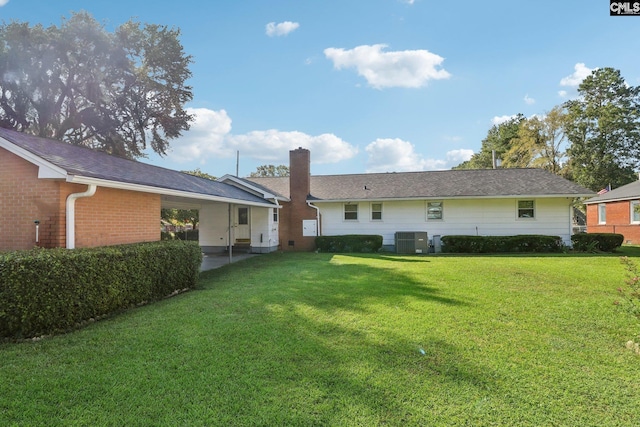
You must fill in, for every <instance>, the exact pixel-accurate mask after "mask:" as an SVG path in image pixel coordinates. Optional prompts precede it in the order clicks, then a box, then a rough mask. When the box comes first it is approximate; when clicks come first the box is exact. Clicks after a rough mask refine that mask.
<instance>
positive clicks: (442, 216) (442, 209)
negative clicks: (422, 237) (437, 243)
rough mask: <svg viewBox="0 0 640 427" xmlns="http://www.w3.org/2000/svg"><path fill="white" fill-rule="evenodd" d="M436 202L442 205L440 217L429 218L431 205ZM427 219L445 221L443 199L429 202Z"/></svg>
mask: <svg viewBox="0 0 640 427" xmlns="http://www.w3.org/2000/svg"><path fill="white" fill-rule="evenodd" d="M436 204H438V205H440V218H429V205H436ZM434 207H435V206H434ZM427 221H444V202H443V201H442V200H431V201H429V202H427Z"/></svg>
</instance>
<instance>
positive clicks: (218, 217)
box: [199, 203, 229, 247]
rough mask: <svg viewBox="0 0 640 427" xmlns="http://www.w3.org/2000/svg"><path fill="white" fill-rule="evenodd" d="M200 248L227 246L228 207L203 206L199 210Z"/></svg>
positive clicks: (221, 204) (216, 204) (226, 205)
mask: <svg viewBox="0 0 640 427" xmlns="http://www.w3.org/2000/svg"><path fill="white" fill-rule="evenodd" d="M199 227H200V242H199V243H200V246H214V247H225V246H228V245H229V235H228V231H227V230H228V229H229V205H228V204H226V203H211V204H204V205H203V206H202V208H200V226H199Z"/></svg>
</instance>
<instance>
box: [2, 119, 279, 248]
mask: <svg viewBox="0 0 640 427" xmlns="http://www.w3.org/2000/svg"><path fill="white" fill-rule="evenodd" d="M277 206H278V205H277V202H276V201H275V200H268V199H266V198H264V197H261V196H260V195H256V194H255V193H252V192H249V191H246V190H244V189H240V188H237V187H234V186H232V185H229V184H225V183H222V182H217V181H211V180H208V179H205V178H200V177H197V176H193V175H189V174H185V173H181V172H177V171H173V170H169V169H164V168H160V167H156V166H152V165H148V164H145V163H140V162H137V161H133V160H127V159H122V158H119V157H115V156H110V155H108V154H105V153H101V152H98V151H94V150H90V149H88V148H84V147H78V146H74V145H71V144H66V143H62V142H58V141H53V140H49V139H44V138H39V137H35V136H31V135H27V134H24V133H20V132H15V131H12V130H8V129H0V218H2V221H1V222H0V251H1V250H19V249H30V248H33V247H34V246H40V247H45V248H54V247H67V248H75V247H91V246H103V245H114V244H122V243H134V242H145V241H155V240H160V228H161V227H160V225H161V223H160V209H161V208H179V209H199V210H200V245H201V246H202V248H203V251H205V252H219V251H224V250H225V249H227V247H228V245H229V243H231V245H232V246H234V245H236V243H241V244H242V245H243V246H246V247H249V248H250V250H252V251H254V252H269V251H273V250H276V249H277V247H278V244H279V242H278V224H277V222H274V214H273V211H274V208H277Z"/></svg>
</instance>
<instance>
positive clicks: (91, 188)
mask: <svg viewBox="0 0 640 427" xmlns="http://www.w3.org/2000/svg"><path fill="white" fill-rule="evenodd" d="M97 188H98V187H97V186H96V185H95V184H89V185H87V191H84V192H82V193H71V194H69V195H68V196H67V249H74V248H75V247H76V199H79V198H81V197H91V196H93V195H94V194H96V189H97Z"/></svg>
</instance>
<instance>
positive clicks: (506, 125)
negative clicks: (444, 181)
mask: <svg viewBox="0 0 640 427" xmlns="http://www.w3.org/2000/svg"><path fill="white" fill-rule="evenodd" d="M523 120H524V116H523V115H522V114H518V115H517V116H515V117H512V118H511V119H509V120H507V121H506V122H503V123H500V124H499V125H494V126H492V127H491V129H489V132H488V134H487V137H486V138H485V139H483V140H482V146H481V148H480V151H479V152H478V153H475V154H474V155H473V156H471V159H469V160H467V161H466V162H463V163H461V164H459V165H458V166H456V167H454V168H453V169H491V168H492V167H493V151H495V153H496V158H499V159H501V158H503V155H504V153H506V152H507V151H508V150H509V148H510V143H511V140H512V139H514V138H516V137H517V136H518V128H519V126H520V123H521V122H522V121H523Z"/></svg>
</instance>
